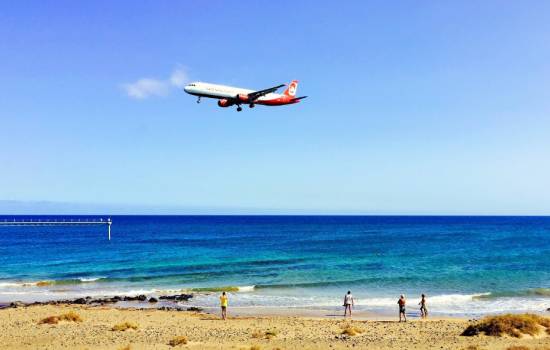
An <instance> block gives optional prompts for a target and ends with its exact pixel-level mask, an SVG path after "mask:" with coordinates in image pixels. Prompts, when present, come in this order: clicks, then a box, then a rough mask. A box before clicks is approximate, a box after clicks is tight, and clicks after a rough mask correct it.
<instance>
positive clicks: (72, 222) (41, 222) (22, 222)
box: [0, 218, 113, 241]
mask: <svg viewBox="0 0 550 350" xmlns="http://www.w3.org/2000/svg"><path fill="white" fill-rule="evenodd" d="M112 224H113V221H112V220H111V218H107V219H102V218H100V219H52V220H48V219H13V221H12V220H8V219H4V220H0V226H78V225H107V237H108V239H109V241H110V240H111V225H112Z"/></svg>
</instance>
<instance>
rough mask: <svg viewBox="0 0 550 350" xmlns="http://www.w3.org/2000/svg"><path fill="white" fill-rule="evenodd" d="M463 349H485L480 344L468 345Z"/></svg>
mask: <svg viewBox="0 0 550 350" xmlns="http://www.w3.org/2000/svg"><path fill="white" fill-rule="evenodd" d="M462 350H483V349H482V348H480V347H479V346H478V345H468V346H467V347H465V348H463V349H462Z"/></svg>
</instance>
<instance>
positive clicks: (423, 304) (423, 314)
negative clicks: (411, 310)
mask: <svg viewBox="0 0 550 350" xmlns="http://www.w3.org/2000/svg"><path fill="white" fill-rule="evenodd" d="M418 305H420V317H422V318H426V317H428V308H426V295H425V294H422V299H420V303H418Z"/></svg>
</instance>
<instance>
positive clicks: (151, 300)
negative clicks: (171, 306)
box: [149, 297, 158, 303]
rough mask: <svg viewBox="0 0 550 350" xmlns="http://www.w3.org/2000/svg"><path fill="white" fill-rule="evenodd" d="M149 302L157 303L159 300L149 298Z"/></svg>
mask: <svg viewBox="0 0 550 350" xmlns="http://www.w3.org/2000/svg"><path fill="white" fill-rule="evenodd" d="M149 302H150V303H156V302H158V299H157V298H154V297H150V298H149Z"/></svg>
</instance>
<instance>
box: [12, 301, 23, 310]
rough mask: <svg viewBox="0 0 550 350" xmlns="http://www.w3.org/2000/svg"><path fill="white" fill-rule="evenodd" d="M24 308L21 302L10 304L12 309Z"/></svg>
mask: <svg viewBox="0 0 550 350" xmlns="http://www.w3.org/2000/svg"><path fill="white" fill-rule="evenodd" d="M23 306H25V303H24V302H22V301H14V302H12V303H10V307H13V308H18V307H23Z"/></svg>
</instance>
